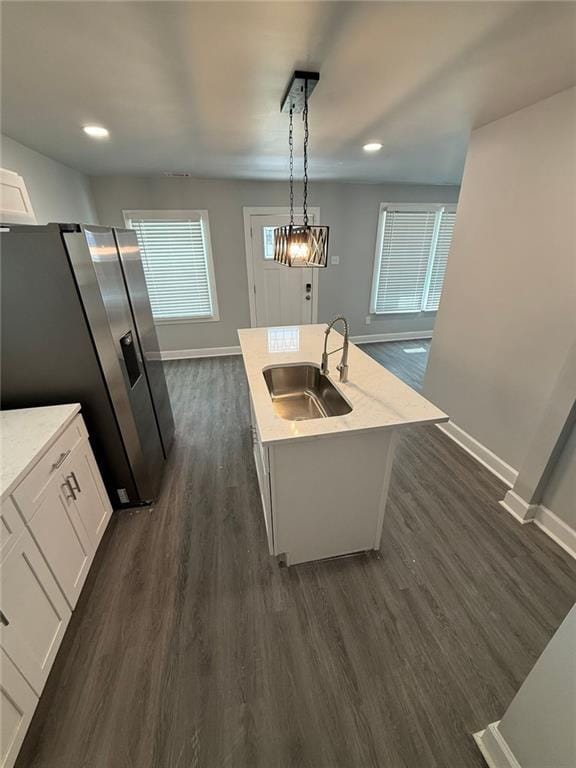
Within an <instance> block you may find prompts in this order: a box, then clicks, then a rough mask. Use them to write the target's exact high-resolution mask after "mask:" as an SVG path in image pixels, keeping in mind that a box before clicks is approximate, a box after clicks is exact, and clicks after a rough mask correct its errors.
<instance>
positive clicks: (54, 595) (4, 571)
mask: <svg viewBox="0 0 576 768" xmlns="http://www.w3.org/2000/svg"><path fill="white" fill-rule="evenodd" d="M0 581H1V582H2V596H1V600H2V602H1V605H0V608H1V611H2V613H1V615H0V645H1V646H2V648H3V649H4V651H6V653H7V654H8V656H9V657H10V659H11V660H12V661H13V662H14V664H15V665H16V666H17V667H18V669H19V670H20V672H21V673H22V674H23V675H24V677H25V678H26V680H27V681H28V682H29V683H30V685H31V686H32V688H33V689H34V690H35V691H36V693H37V694H38V695H39V694H40V693H41V691H42V688H43V687H44V683H45V682H46V678H47V677H48V673H49V671H50V667H51V666H52V662H53V661H54V658H55V656H56V652H57V651H58V647H59V645H60V642H61V641H62V637H63V636H64V631H65V629H66V626H67V625H68V621H69V619H70V606H69V605H68V603H67V602H66V600H65V599H64V595H63V594H62V592H61V591H60V589H59V588H58V585H57V583H56V581H55V579H54V577H53V576H52V573H51V572H50V569H49V568H48V566H47V564H46V561H45V560H44V558H43V557H42V554H41V553H40V550H39V549H38V547H37V545H36V544H35V542H34V541H33V539H32V536H31V535H30V533H29V532H28V531H23V532H22V533H21V534H20V536H19V537H18V540H17V541H16V542H15V543H14V546H13V547H12V548H11V549H10V551H9V552H8V553H7V554H6V555H5V556H4V558H3V560H2V563H1V564H0Z"/></svg>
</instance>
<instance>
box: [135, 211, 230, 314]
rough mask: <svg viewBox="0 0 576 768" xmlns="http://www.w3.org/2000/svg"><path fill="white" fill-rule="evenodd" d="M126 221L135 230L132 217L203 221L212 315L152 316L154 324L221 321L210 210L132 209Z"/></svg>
mask: <svg viewBox="0 0 576 768" xmlns="http://www.w3.org/2000/svg"><path fill="white" fill-rule="evenodd" d="M122 214H123V216H124V223H125V225H126V227H127V228H128V229H131V230H132V231H133V232H135V230H134V228H133V227H132V226H130V222H131V221H132V219H146V218H150V219H164V220H166V221H188V220H192V221H194V220H196V221H200V222H201V223H202V231H203V235H204V247H205V252H206V268H207V272H208V287H209V290H210V298H211V300H212V314H211V315H202V316H200V315H195V316H186V315H184V316H182V317H154V314H152V317H153V319H154V325H182V324H185V323H217V322H219V321H220V311H219V308H218V293H217V290H216V275H215V271H214V257H213V254H212V236H211V234H210V220H209V217H208V211H207V210H205V209H181V210H176V209H174V210H168V209H161V210H149V209H143V208H140V209H130V210H123V211H122Z"/></svg>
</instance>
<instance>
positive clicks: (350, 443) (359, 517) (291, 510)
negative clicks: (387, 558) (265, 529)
mask: <svg viewBox="0 0 576 768" xmlns="http://www.w3.org/2000/svg"><path fill="white" fill-rule="evenodd" d="M394 432H395V430H372V431H369V432H362V433H354V434H340V435H334V436H330V437H324V438H320V439H318V438H317V439H311V440H305V439H299V440H294V441H289V442H285V443H276V444H274V445H273V446H271V447H270V478H271V491H272V515H273V528H274V551H275V554H277V555H278V554H286V559H287V563H288V565H294V564H296V563H302V562H308V561H310V560H320V559H322V558H326V557H335V556H337V555H345V554H349V553H352V552H360V551H363V550H369V549H375V548H378V546H379V543H380V536H381V532H382V523H383V517H384V505H385V503H386V494H387V488H388V483H389V480H390V467H391V464H392V459H393V451H394Z"/></svg>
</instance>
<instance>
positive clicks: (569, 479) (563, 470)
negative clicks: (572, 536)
mask: <svg viewBox="0 0 576 768" xmlns="http://www.w3.org/2000/svg"><path fill="white" fill-rule="evenodd" d="M542 504H544V506H545V507H548V509H551V510H552V511H553V512H554V513H555V514H557V515H558V516H559V517H560V518H561V519H562V520H564V522H565V523H567V525H569V526H570V527H571V528H574V529H575V530H576V427H573V428H572V432H571V434H570V437H569V438H568V440H567V442H566V443H565V445H564V448H563V449H562V453H561V454H560V458H559V460H558V462H557V464H556V466H555V467H554V470H553V471H552V475H551V477H550V480H549V481H548V485H547V487H546V490H545V491H544V497H543V499H542Z"/></svg>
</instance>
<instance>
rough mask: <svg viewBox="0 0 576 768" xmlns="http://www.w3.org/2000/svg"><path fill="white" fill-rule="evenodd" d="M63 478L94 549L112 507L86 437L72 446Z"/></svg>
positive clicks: (102, 532)
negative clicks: (73, 447) (70, 491)
mask: <svg viewBox="0 0 576 768" xmlns="http://www.w3.org/2000/svg"><path fill="white" fill-rule="evenodd" d="M64 480H65V481H66V482H67V483H68V484H69V485H70V487H71V488H72V490H73V492H74V496H75V497H76V498H75V502H74V503H75V505H76V509H77V510H78V515H79V517H80V519H81V520H82V523H83V525H84V528H85V529H86V531H87V533H88V536H89V537H90V540H91V541H92V544H93V545H94V548H95V549H96V547H97V546H98V544H99V543H100V539H101V538H102V536H103V534H104V531H105V530H106V525H107V524H108V520H109V519H110V515H111V514H112V507H111V505H110V500H109V499H108V494H107V493H106V490H105V488H104V483H103V482H102V478H101V476H100V472H99V470H98V465H97V464H96V460H95V459H94V454H93V453H92V449H91V447H90V443H89V442H88V440H84V441H83V442H82V443H80V445H78V446H77V447H76V448H75V449H74V451H73V453H72V455H71V456H70V459H69V461H68V463H67V467H66V471H65V473H64Z"/></svg>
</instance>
